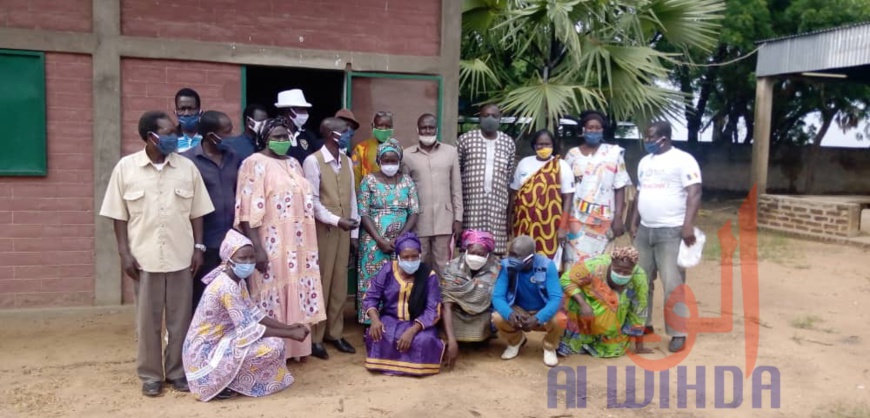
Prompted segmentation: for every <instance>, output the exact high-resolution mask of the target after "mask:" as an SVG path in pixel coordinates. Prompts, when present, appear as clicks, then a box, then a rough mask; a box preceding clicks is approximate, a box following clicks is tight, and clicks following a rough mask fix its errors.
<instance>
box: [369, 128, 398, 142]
mask: <svg viewBox="0 0 870 418" xmlns="http://www.w3.org/2000/svg"><path fill="white" fill-rule="evenodd" d="M372 135H374V136H375V139H377V140H378V142H386V140H388V139H390V138H392V137H393V130H392V129H372Z"/></svg>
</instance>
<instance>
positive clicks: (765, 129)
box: [749, 77, 773, 195]
mask: <svg viewBox="0 0 870 418" xmlns="http://www.w3.org/2000/svg"><path fill="white" fill-rule="evenodd" d="M772 110H773V78H771V77H762V78H759V79H758V80H757V81H756V85H755V131H754V132H753V133H752V174H751V176H750V179H751V182H752V184H750V185H749V188H750V189H751V188H752V186H753V185H755V186H757V187H758V194H759V195H762V194H764V193H766V192H767V166H768V163H769V161H770V114H771V112H772Z"/></svg>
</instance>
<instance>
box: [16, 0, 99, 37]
mask: <svg viewBox="0 0 870 418" xmlns="http://www.w3.org/2000/svg"><path fill="white" fill-rule="evenodd" d="M91 2H92V1H91V0H0V27H8V28H20V29H43V30H57V31H65V32H90V31H91V26H92V22H91Z"/></svg>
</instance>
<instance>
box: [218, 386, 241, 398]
mask: <svg viewBox="0 0 870 418" xmlns="http://www.w3.org/2000/svg"><path fill="white" fill-rule="evenodd" d="M236 395H238V392H236V391H234V390H232V389H230V388H226V389H224V390H222V391H221V393H218V394H217V395H215V399H220V400H224V399H232V398H235V397H236Z"/></svg>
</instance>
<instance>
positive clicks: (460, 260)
mask: <svg viewBox="0 0 870 418" xmlns="http://www.w3.org/2000/svg"><path fill="white" fill-rule="evenodd" d="M499 271H501V263H499V262H498V259H497V258H495V257H490V259H489V261H487V263H486V264H485V265H484V266H483V267H482V268H481V269H480V270H478V271H477V272H476V273H474V274H473V273H472V271H471V269H469V268H468V264H466V263H465V254H462V255H461V256H459V257H456V258H454V259H453V260H450V262H449V263H447V267H446V268H445V269H444V275H443V276H442V277H441V299H442V302H443V303H447V302H451V303H453V312H452V314H453V335H454V337H456V341H460V342H480V341H486V340H487V339H489V336H490V334H492V328H491V327H490V323H491V322H492V309H491V308H492V290H493V288H495V280H496V279H497V278H498V273H499Z"/></svg>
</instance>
